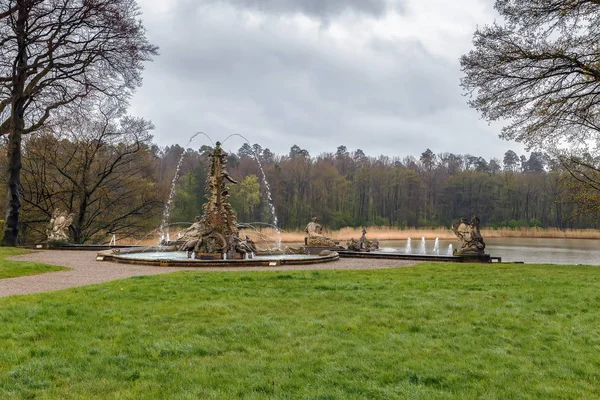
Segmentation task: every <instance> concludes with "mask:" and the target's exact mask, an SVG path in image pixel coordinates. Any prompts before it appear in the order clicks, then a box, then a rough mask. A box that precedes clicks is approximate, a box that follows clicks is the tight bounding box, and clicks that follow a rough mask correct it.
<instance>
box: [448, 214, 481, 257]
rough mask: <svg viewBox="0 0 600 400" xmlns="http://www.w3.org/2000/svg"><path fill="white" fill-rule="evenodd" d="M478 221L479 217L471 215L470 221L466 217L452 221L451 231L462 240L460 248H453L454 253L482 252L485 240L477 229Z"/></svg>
mask: <svg viewBox="0 0 600 400" xmlns="http://www.w3.org/2000/svg"><path fill="white" fill-rule="evenodd" d="M479 222H480V221H479V218H478V217H476V216H473V218H472V219H471V222H470V223H469V221H467V219H466V218H461V219H460V220H457V221H454V222H453V223H452V231H453V232H454V234H455V235H456V236H457V237H458V238H459V239H460V241H461V242H462V244H461V247H460V249H456V250H454V254H455V255H481V254H484V250H485V242H484V241H483V237H482V236H481V232H480V231H479Z"/></svg>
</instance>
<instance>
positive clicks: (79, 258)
mask: <svg viewBox="0 0 600 400" xmlns="http://www.w3.org/2000/svg"><path fill="white" fill-rule="evenodd" d="M96 254H97V252H96V251H64V250H63V251H59V250H48V251H35V252H33V253H31V254H25V255H22V256H15V257H11V258H10V259H11V260H16V261H35V262H40V263H44V264H52V265H60V266H63V267H67V268H70V270H68V271H57V272H48V273H45V274H38V275H30V276H22V277H17V278H8V279H0V297H6V296H13V295H19V294H29V293H39V292H49V291H53V290H61V289H67V288H70V287H75V286H84V285H91V284H94V283H102V282H107V281H112V280H115V279H124V278H129V277H132V276H140V275H157V274H166V273H169V272H174V271H198V272H215V271H217V272H218V271H291V270H320V269H329V270H353V269H354V270H356V269H382V268H399V267H410V266H413V265H415V264H416V263H417V262H415V261H404V260H364V259H356V258H343V259H340V260H339V261H334V262H330V263H323V264H312V265H290V266H278V267H202V268H193V267H163V268H161V267H151V266H143V265H132V264H119V263H114V262H106V261H96Z"/></svg>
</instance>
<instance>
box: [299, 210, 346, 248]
mask: <svg viewBox="0 0 600 400" xmlns="http://www.w3.org/2000/svg"><path fill="white" fill-rule="evenodd" d="M304 232H306V234H307V235H306V237H305V238H304V244H305V245H306V246H315V247H333V246H337V245H338V244H339V242H336V241H334V240H333V239H331V238H328V237H327V236H325V235H323V227H322V226H321V224H320V223H319V218H317V217H313V219H312V220H311V221H310V222H309V223H308V225H306V228H305V229H304Z"/></svg>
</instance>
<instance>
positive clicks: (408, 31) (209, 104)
mask: <svg viewBox="0 0 600 400" xmlns="http://www.w3.org/2000/svg"><path fill="white" fill-rule="evenodd" d="M139 3H140V6H141V9H142V12H143V20H144V24H145V26H146V28H147V30H148V37H149V39H150V40H151V41H152V42H153V43H154V44H157V45H158V46H160V56H158V57H157V58H156V59H155V60H154V62H152V63H149V64H147V65H146V71H145V73H144V84H143V87H142V88H140V89H139V90H138V92H137V94H136V95H135V97H134V98H133V101H132V107H131V110H130V112H131V113H132V114H133V115H136V116H140V117H144V118H148V119H150V120H152V122H153V123H154V125H155V126H156V130H155V131H154V137H155V141H156V142H157V143H158V144H159V145H161V146H164V145H172V144H176V143H178V144H180V145H182V146H184V145H185V144H186V143H187V142H188V139H189V137H190V136H192V135H193V134H194V133H195V132H197V131H204V132H206V133H208V134H209V135H210V136H211V137H212V138H213V140H214V141H217V140H223V139H224V138H225V137H227V136H228V135H230V134H232V133H240V134H242V135H244V136H245V137H247V138H248V140H249V141H250V142H251V143H259V144H260V145H261V146H263V147H268V148H270V149H271V150H272V151H273V152H275V153H278V154H284V153H288V152H289V149H290V147H292V146H293V145H294V144H296V145H298V146H300V147H301V148H304V149H307V150H308V151H309V152H310V154H311V155H317V154H319V153H322V152H335V150H336V148H337V146H339V145H342V144H343V145H346V146H347V147H348V149H349V150H351V151H354V150H356V149H362V150H363V151H364V152H365V153H366V154H367V155H369V156H378V155H380V154H385V155H388V156H406V155H413V156H416V157H418V156H419V155H420V154H421V153H422V152H423V151H425V149H427V148H430V149H431V150H433V151H434V152H435V153H441V152H453V153H470V154H473V155H477V156H480V155H481V156H484V157H486V158H490V157H498V158H502V157H503V155H504V152H505V151H506V150H508V149H512V150H515V151H517V153H519V154H521V153H523V148H522V146H521V145H519V144H517V143H514V142H506V141H503V140H501V139H499V138H498V133H499V130H500V125H493V126H488V124H487V123H486V122H485V121H482V120H481V119H480V117H479V115H478V114H477V112H476V111H474V110H471V109H470V108H469V107H468V106H467V104H466V99H465V97H463V95H462V89H461V88H460V86H459V79H460V76H461V72H460V66H459V62H458V58H459V57H460V56H461V55H462V54H463V53H465V52H467V51H468V50H469V49H470V48H471V37H472V34H473V32H474V30H475V28H476V26H477V25H484V24H487V23H490V22H493V20H494V18H495V11H494V10H493V7H492V5H493V1H492V0H460V1H448V0H200V1H198V0H139ZM203 144H207V140H206V139H204V138H203V137H202V136H199V137H198V138H197V139H195V140H194V142H192V144H190V146H189V147H192V148H199V147H200V146H202V145H203ZM242 144H243V141H242V139H240V138H232V139H230V140H229V141H228V142H227V143H225V145H224V147H225V148H226V149H227V150H233V151H237V149H238V148H239V147H240V146H241V145H242Z"/></svg>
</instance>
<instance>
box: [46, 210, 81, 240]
mask: <svg viewBox="0 0 600 400" xmlns="http://www.w3.org/2000/svg"><path fill="white" fill-rule="evenodd" d="M74 217H75V214H73V213H68V212H67V211H64V212H63V211H60V209H58V208H57V209H55V210H54V212H53V213H52V218H51V219H50V223H49V224H48V228H47V229H46V235H48V240H53V241H55V240H58V241H64V242H68V241H69V226H71V224H72V223H73V218H74Z"/></svg>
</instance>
